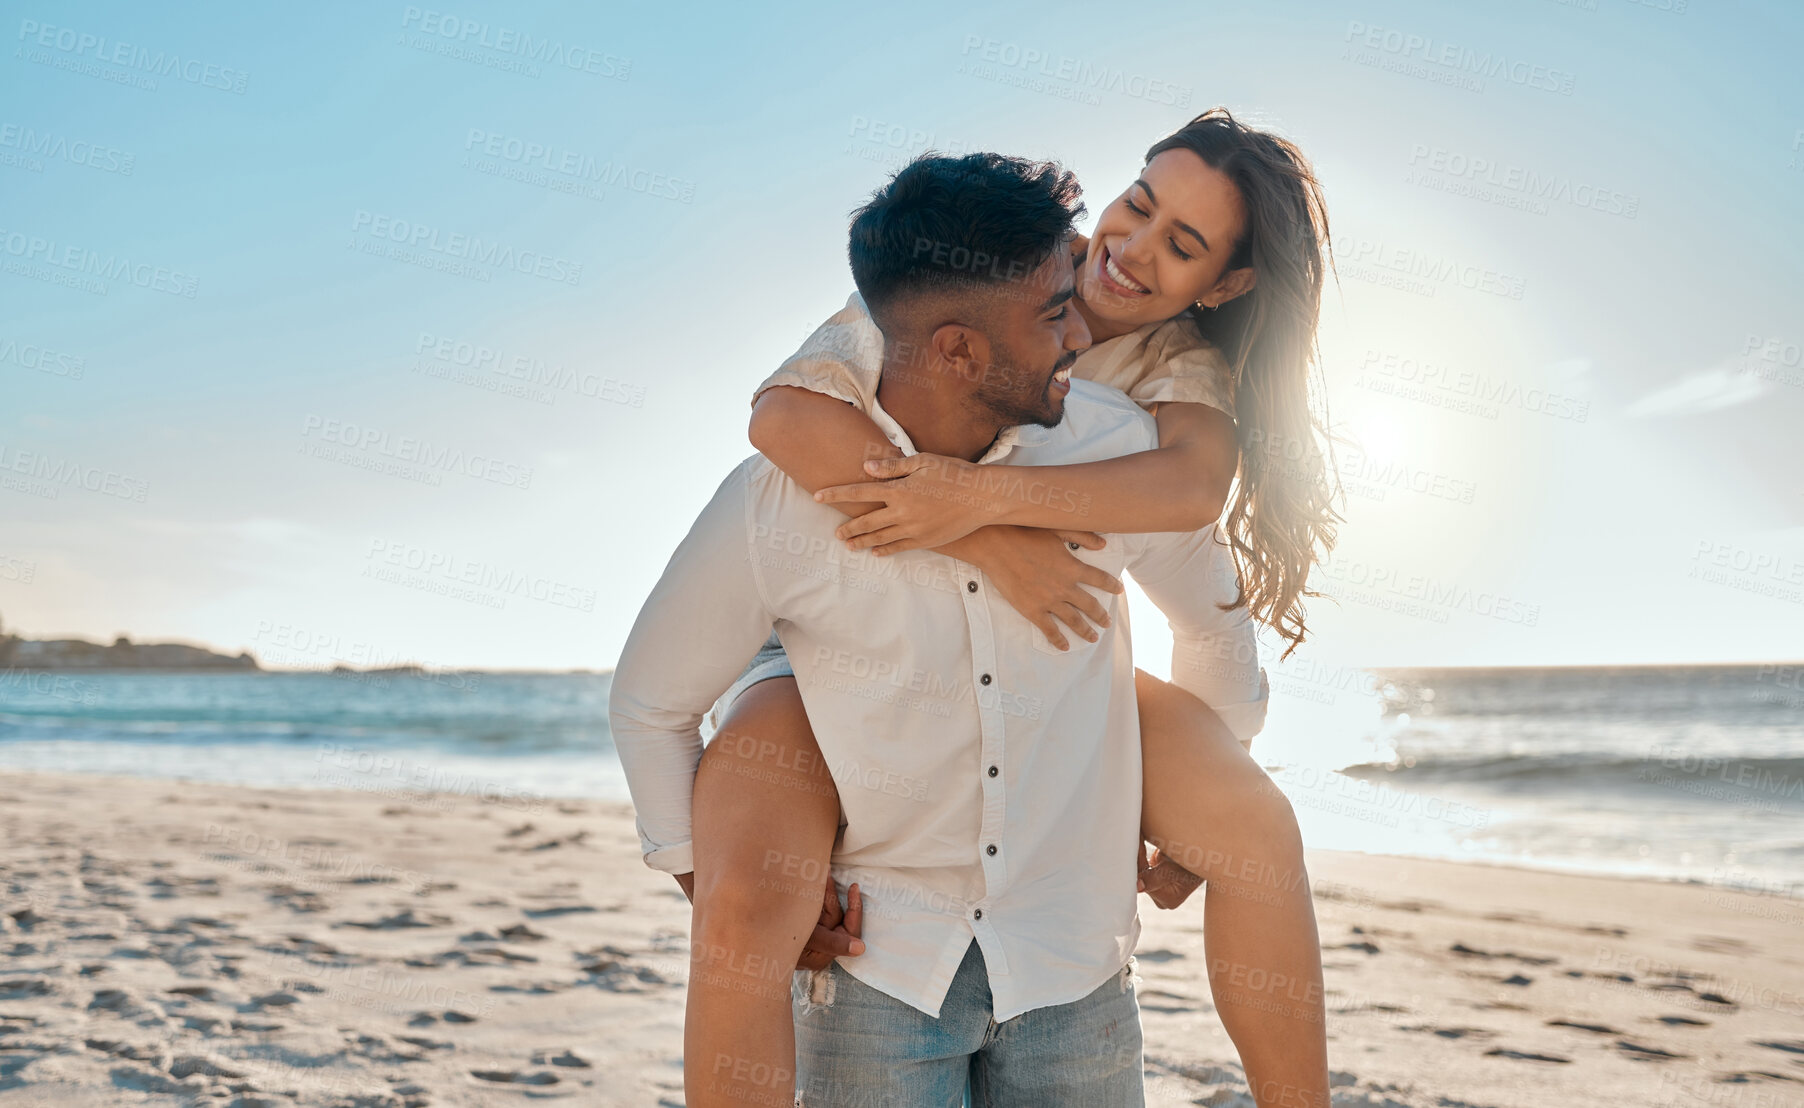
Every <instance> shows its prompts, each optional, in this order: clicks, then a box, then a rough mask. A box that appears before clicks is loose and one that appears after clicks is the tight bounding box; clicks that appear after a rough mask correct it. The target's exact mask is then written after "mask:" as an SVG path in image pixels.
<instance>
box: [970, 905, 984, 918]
mask: <svg viewBox="0 0 1804 1108" xmlns="http://www.w3.org/2000/svg"><path fill="white" fill-rule="evenodd" d="M971 918H972V919H982V918H983V909H982V908H979V909H977V911H975V912H972V913H971Z"/></svg>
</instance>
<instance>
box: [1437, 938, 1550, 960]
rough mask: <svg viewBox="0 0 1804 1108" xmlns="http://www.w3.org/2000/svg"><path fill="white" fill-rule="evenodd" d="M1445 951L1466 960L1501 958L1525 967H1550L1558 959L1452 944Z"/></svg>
mask: <svg viewBox="0 0 1804 1108" xmlns="http://www.w3.org/2000/svg"><path fill="white" fill-rule="evenodd" d="M1447 949H1448V950H1450V951H1452V952H1453V953H1454V954H1460V955H1464V956H1465V957H1467V958H1501V959H1505V960H1507V961H1511V962H1521V963H1522V964H1523V965H1527V966H1551V965H1553V964H1554V963H1555V962H1557V961H1559V959H1558V958H1547V957H1541V956H1538V955H1534V954H1517V953H1516V952H1514V951H1510V950H1499V951H1495V952H1493V951H1489V950H1479V949H1478V948H1476V947H1470V946H1467V945H1466V944H1465V943H1454V944H1453V945H1452V946H1450V947H1448V948H1447Z"/></svg>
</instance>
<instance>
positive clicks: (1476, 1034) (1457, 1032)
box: [1403, 1024, 1497, 1054]
mask: <svg viewBox="0 0 1804 1108" xmlns="http://www.w3.org/2000/svg"><path fill="white" fill-rule="evenodd" d="M1403 1030H1405V1031H1427V1032H1429V1033H1431V1034H1434V1035H1438V1036H1440V1037H1441V1038H1443V1039H1477V1040H1479V1041H1480V1042H1483V1041H1484V1040H1487V1039H1495V1038H1496V1037H1497V1032H1495V1031H1492V1030H1489V1029H1488V1028H1484V1027H1432V1026H1430V1025H1428V1024H1420V1025H1418V1026H1415V1027H1405V1028H1404V1029H1403ZM1491 1053H1492V1054H1495V1053H1497V1052H1496V1051H1494V1050H1493V1051H1491Z"/></svg>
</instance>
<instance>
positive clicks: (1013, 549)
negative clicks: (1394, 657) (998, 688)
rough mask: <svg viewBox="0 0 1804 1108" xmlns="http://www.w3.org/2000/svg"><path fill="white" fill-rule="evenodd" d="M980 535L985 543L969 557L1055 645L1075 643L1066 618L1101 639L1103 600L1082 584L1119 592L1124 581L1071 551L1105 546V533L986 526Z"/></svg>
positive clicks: (1082, 633) (1077, 630) (1081, 632)
mask: <svg viewBox="0 0 1804 1108" xmlns="http://www.w3.org/2000/svg"><path fill="white" fill-rule="evenodd" d="M977 538H979V539H981V540H982V544H981V547H980V549H978V550H976V551H973V552H972V553H970V554H967V555H966V556H965V557H966V560H968V561H970V562H973V563H975V564H976V565H977V567H978V568H979V569H982V570H983V571H984V572H985V573H987V574H989V577H990V581H991V582H992V583H993V584H994V585H995V586H996V591H997V592H999V593H1001V594H1002V599H1004V600H1006V601H1008V602H1009V606H1010V607H1012V608H1014V609H1015V610H1016V611H1017V612H1020V613H1021V614H1022V615H1023V616H1026V617H1027V621H1028V622H1029V623H1031V624H1033V625H1034V626H1035V627H1038V628H1039V629H1040V633H1041V634H1043V635H1045V636H1046V638H1047V640H1048V641H1049V642H1051V643H1052V645H1054V646H1056V647H1058V648H1059V649H1060V650H1069V649H1070V648H1071V643H1070V641H1069V640H1067V639H1066V638H1065V635H1064V632H1063V630H1062V629H1061V627H1060V624H1061V623H1062V624H1063V625H1064V626H1065V627H1068V628H1070V629H1071V631H1072V632H1073V633H1074V634H1076V635H1078V636H1079V637H1081V638H1083V639H1085V640H1086V641H1088V642H1095V641H1096V640H1097V637H1098V634H1099V632H1098V631H1097V630H1096V627H1107V626H1108V625H1109V613H1108V612H1107V611H1105V610H1104V609H1103V606H1102V602H1101V601H1100V600H1098V599H1096V597H1095V596H1093V595H1092V594H1091V593H1089V592H1088V591H1086V590H1085V589H1083V588H1082V587H1081V586H1084V585H1088V586H1090V587H1091V588H1094V589H1101V590H1102V591H1103V592H1113V593H1119V592H1120V591H1121V580H1120V579H1119V578H1117V577H1115V576H1113V575H1112V574H1108V573H1104V572H1103V571H1102V570H1100V569H1097V568H1096V567H1095V566H1093V565H1090V564H1089V563H1087V562H1081V561H1079V560H1077V559H1076V558H1074V557H1072V556H1071V548H1072V547H1073V546H1081V547H1084V548H1086V549H1089V550H1101V549H1102V547H1103V539H1102V536H1100V535H1096V534H1093V533H1091V532H1089V531H1044V530H1041V529H1039V528H1036V527H986V528H984V529H983V530H982V531H979V532H978V533H977ZM1091 624H1095V625H1096V626H1095V627H1092V626H1091Z"/></svg>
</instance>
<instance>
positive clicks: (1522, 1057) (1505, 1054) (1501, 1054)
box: [1485, 1047, 1572, 1065]
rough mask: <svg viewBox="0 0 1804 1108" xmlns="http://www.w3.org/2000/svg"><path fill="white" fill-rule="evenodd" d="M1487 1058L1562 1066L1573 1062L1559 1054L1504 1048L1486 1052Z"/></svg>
mask: <svg viewBox="0 0 1804 1108" xmlns="http://www.w3.org/2000/svg"><path fill="white" fill-rule="evenodd" d="M1485 1057H1486V1058H1512V1059H1515V1060H1516V1061H1519V1062H1558V1063H1560V1064H1561V1065H1565V1064H1566V1063H1568V1062H1570V1061H1572V1059H1570V1058H1562V1057H1560V1056H1559V1055H1557V1054H1535V1053H1532V1052H1530V1051H1526V1050H1505V1049H1503V1048H1502V1047H1497V1048H1495V1049H1493V1050H1487V1051H1485Z"/></svg>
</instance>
